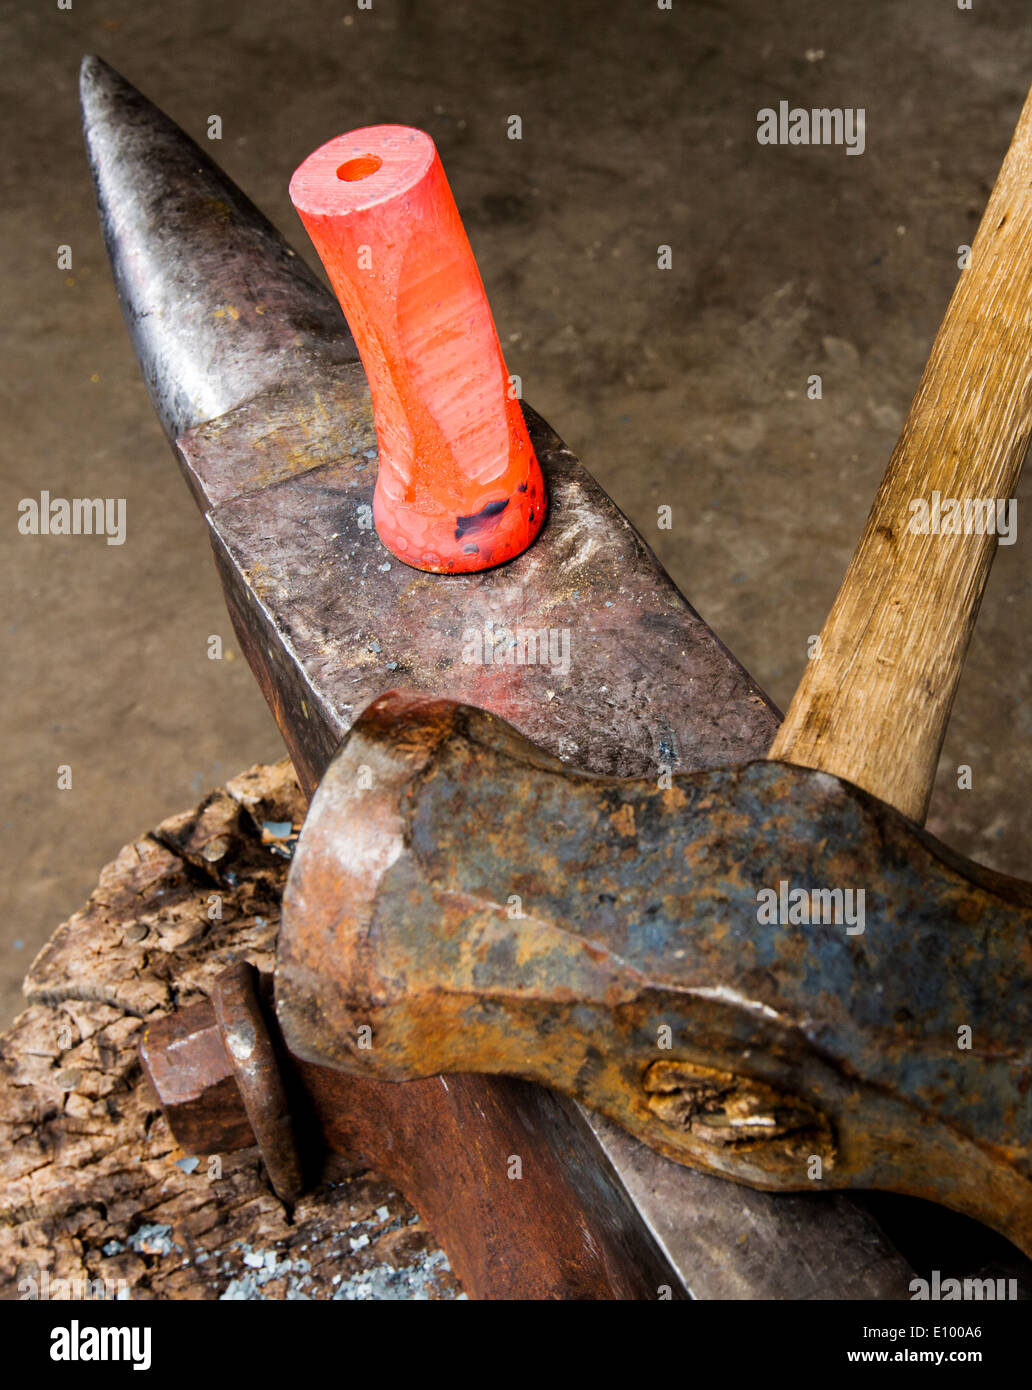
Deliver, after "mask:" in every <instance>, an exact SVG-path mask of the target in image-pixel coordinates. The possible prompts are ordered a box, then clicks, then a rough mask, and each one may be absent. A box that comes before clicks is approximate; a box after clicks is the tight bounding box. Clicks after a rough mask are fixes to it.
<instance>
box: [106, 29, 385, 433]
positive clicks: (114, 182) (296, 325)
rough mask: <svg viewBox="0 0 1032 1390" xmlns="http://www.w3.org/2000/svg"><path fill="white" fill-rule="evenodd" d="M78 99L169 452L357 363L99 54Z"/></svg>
mask: <svg viewBox="0 0 1032 1390" xmlns="http://www.w3.org/2000/svg"><path fill="white" fill-rule="evenodd" d="M79 92H80V98H81V102H82V114H83V130H84V133H85V139H86V149H87V153H88V155H89V161H90V169H91V171H92V174H93V183H94V187H95V189H96V195H97V206H98V209H99V212H100V222H101V227H102V229H103V233H104V240H105V243H106V245H107V251H108V256H109V257H110V259H111V269H112V273H113V274H114V278H115V285H116V287H117V289H118V298H119V301H120V302H121V305H122V312H123V314H124V315H125V321H126V325H127V326H128V329H129V336H130V338H131V339H132V343H133V347H134V348H135V350H136V356H137V358H138V360H139V363H140V369H141V371H142V373H143V378H144V381H145V382H146V384H147V390H148V391H149V392H150V396H151V400H152V401H153V402H154V409H155V410H156V411H157V413H158V417H159V419H160V420H161V423H162V426H163V428H164V430H165V433H166V434H167V435H168V437H169V439H170V440H175V439H176V438H178V436H179V435H181V434H183V433H184V432H185V431H186V430H188V429H190V428H192V427H193V426H195V425H200V424H203V423H205V422H206V421H208V420H213V419H215V418H216V417H217V416H220V415H224V414H225V413H226V412H227V411H229V410H231V409H233V407H234V406H236V405H239V404H240V403H241V402H242V401H245V400H247V399H249V398H250V397H252V396H254V395H256V394H257V393H258V392H259V391H262V390H264V389H266V388H267V387H272V386H281V385H283V384H284V382H285V381H286V380H288V379H290V378H294V377H304V376H306V375H310V374H312V373H313V371H314V370H316V369H322V370H324V371H325V369H326V367H327V366H328V365H332V364H334V363H343V362H354V361H356V360H357V358H358V353H357V351H356V349H355V345H354V341H353V340H352V338H351V334H350V333H349V332H348V328H347V324H346V323H345V321H344V317H343V315H342V314H341V312H340V308H339V307H338V305H337V303H336V302H335V300H334V299H333V296H332V295H331V294H330V293H329V292H328V291H327V290H326V289H325V288H324V287H323V286H322V285H321V284H320V283H319V281H318V280H317V279H316V278H315V276H314V275H313V274H312V272H311V271H310V270H309V269H308V267H307V265H305V263H304V261H302V259H301V257H300V256H298V255H297V253H296V252H295V251H293V250H291V248H290V247H289V246H288V245H287V243H286V241H284V239H283V237H282V236H280V234H279V232H278V231H277V230H276V229H275V227H273V225H272V223H271V222H269V221H268V219H267V218H265V217H263V216H262V214H261V213H260V212H259V211H258V209H257V208H256V207H255V206H254V204H253V203H252V202H251V201H250V199H249V198H247V197H245V196H244V194H243V193H241V191H240V189H239V188H237V186H236V185H235V184H234V183H233V182H232V180H231V179H229V178H227V177H226V175H225V174H224V173H223V172H222V170H221V169H219V168H218V166H217V165H216V164H214V163H213V162H212V160H211V159H209V157H208V156H207V155H206V154H205V153H204V151H203V150H202V149H200V148H199V147H198V146H197V145H196V144H194V142H193V141H192V140H191V139H189V137H188V136H186V135H185V134H184V133H183V131H182V130H180V129H179V127H178V126H177V125H176V124H175V123H174V122H173V121H170V120H169V118H168V117H167V116H166V115H165V114H164V113H163V112H162V111H160V110H159V109H158V108H157V107H156V106H154V105H153V104H152V103H151V102H149V101H148V100H147V99H146V97H144V96H142V95H141V94H140V92H138V91H137V90H136V88H135V87H133V86H132V85H131V84H130V83H129V82H127V81H126V80H125V78H124V77H122V76H120V75H119V73H117V72H115V71H114V69H113V68H111V67H109V66H108V65H107V63H105V62H104V61H103V60H102V59H100V58H97V57H94V56H93V55H92V54H90V55H87V56H86V57H85V58H84V59H83V60H82V68H81V71H80V75H79Z"/></svg>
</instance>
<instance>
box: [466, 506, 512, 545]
mask: <svg viewBox="0 0 1032 1390" xmlns="http://www.w3.org/2000/svg"><path fill="white" fill-rule="evenodd" d="M508 505H509V499H508V497H505V498H503V499H502V501H501V502H488V504H487V506H486V507H481V509H480V511H479V512H476V513H475V514H474V515H473V516H457V517H456V518H455V539H456V540H457V541H461V540H462V538H463V536H470V535H472V536H476V535H479V534H480V533H481V532H483V531H485V530H486V529H487V523H488V522H489V521H490V520H491V518H492V517H496V516H497V515H498V514H499V512H504V511H505V509H506V507H507V506H508Z"/></svg>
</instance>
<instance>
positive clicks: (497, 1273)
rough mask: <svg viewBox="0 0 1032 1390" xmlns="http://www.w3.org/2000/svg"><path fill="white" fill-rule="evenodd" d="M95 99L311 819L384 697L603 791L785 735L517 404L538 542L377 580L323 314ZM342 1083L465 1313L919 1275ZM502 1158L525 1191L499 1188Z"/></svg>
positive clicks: (464, 1105)
mask: <svg viewBox="0 0 1032 1390" xmlns="http://www.w3.org/2000/svg"><path fill="white" fill-rule="evenodd" d="M82 99H83V111H84V124H85V130H86V138H87V145H88V149H89V153H90V159H91V165H92V168H93V173H94V179H95V183H96V188H97V196H98V203H99V206H100V211H101V220H102V224H103V226H104V231H105V236H106V239H107V244H108V249H109V252H110V256H111V261H112V267H113V271H114V275H115V280H116V284H117V286H118V290H119V295H120V298H121V301H122V304H123V309H124V312H125V316H126V320H127V323H128V325H129V329H130V333H131V336H132V339H133V342H134V346H135V348H136V352H137V356H138V358H139V360H140V363H141V367H142V370H143V374H144V378H145V381H146V382H147V385H148V388H149V390H150V392H151V395H152V399H153V400H154V404H155V407H156V409H157V411H158V414H159V416H160V418H161V421H162V424H163V426H164V429H165V431H166V434H167V435H168V437H169V438H170V440H171V441H172V442H173V445H174V447H175V449H176V452H177V455H178V457H179V460H180V463H181V466H182V468H183V471H184V475H185V477H186V479H187V481H188V483H189V485H190V487H191V489H192V490H193V493H194V496H195V498H196V500H197V503H198V505H199V507H200V508H201V510H202V511H203V512H204V515H205V520H206V522H207V525H208V528H209V532H210V536H211V541H212V545H213V549H214V553H215V559H216V564H217V566H218V569H219V572H220V575H221V578H222V582H223V588H224V591H225V594H226V599H227V603H228V606H229V610H230V613H231V616H232V619H233V624H234V628H235V630H236V632H237V636H238V639H239V641H240V643H241V647H242V650H243V651H244V653H245V654H246V656H247V658H248V660H249V662H250V664H251V666H252V669H253V670H254V672H255V674H256V676H257V678H258V680H259V682H260V684H261V687H262V689H263V691H264V693H265V695H266V698H267V699H268V701H269V703H270V705H271V707H272V709H273V712H274V714H275V716H276V718H277V722H278V724H279V726H280V729H281V731H282V733H283V736H284V739H285V741H286V743H287V747H288V749H289V751H290V754H291V757H292V759H293V761H294V764H295V767H296V768H297V771H298V775H299V777H300V779H301V782H302V785H303V787H304V788H305V790H306V792H307V793H308V794H309V795H311V794H312V793H314V791H315V789H316V787H317V786H318V784H319V782H320V780H321V778H322V776H323V774H324V772H325V770H326V768H327V765H328V764H329V761H330V759H331V757H332V755H333V753H334V750H335V749H336V748H337V746H338V744H339V743H340V742H341V740H342V738H344V737H345V735H347V733H348V732H349V730H350V729H351V727H352V725H353V723H354V721H355V718H356V716H358V715H359V714H360V713H361V711H363V710H364V709H365V708H366V707H367V706H368V705H369V704H370V702H371V701H372V700H373V699H374V698H375V697H377V696H379V695H381V694H382V692H383V691H384V690H385V689H387V688H390V687H399V688H404V689H405V690H408V691H412V692H421V693H422V694H424V695H426V696H430V697H440V696H447V697H448V698H449V699H451V700H453V701H458V702H461V703H463V704H465V705H470V706H475V707H477V708H479V709H482V710H487V711H490V712H491V713H492V714H493V715H496V716H500V717H501V718H503V719H504V720H505V721H507V723H508V724H510V725H512V726H513V727H514V729H515V730H517V731H518V732H519V734H520V735H522V736H524V737H525V738H526V739H529V740H531V741H532V742H533V744H534V745H536V746H537V747H538V748H540V749H542V750H544V752H545V754H547V755H550V756H551V757H552V758H555V759H558V760H559V762H560V763H563V764H567V765H569V766H571V767H573V768H577V769H579V770H580V771H582V772H584V773H588V774H596V775H602V776H605V777H610V778H615V777H619V778H629V777H643V776H646V775H648V774H653V775H655V773H656V772H657V770H658V769H660V768H672V769H676V770H678V771H679V772H685V773H691V772H704V771H706V770H709V769H718V768H723V767H726V766H728V765H733V764H743V763H748V762H750V761H751V760H755V759H757V758H762V757H763V756H764V755H765V754H766V753H767V751H768V749H769V747H770V745H771V741H772V739H773V738H774V735H775V732H776V730H777V727H778V723H779V714H778V711H777V710H776V709H775V708H774V707H773V705H772V704H771V702H770V701H769V699H767V697H766V696H765V695H764V694H763V692H762V691H761V690H760V689H759V688H758V687H757V686H756V684H755V683H754V682H753V681H752V680H751V679H750V678H749V676H748V675H747V673H746V672H745V671H744V670H743V669H742V667H741V666H740V665H739V664H738V663H737V662H736V661H735V659H734V658H733V656H732V655H731V654H730V653H729V652H728V651H727V649H726V648H725V647H724V646H723V645H722V644H721V643H720V642H719V640H718V639H717V638H716V637H715V636H714V634H713V633H712V632H711V631H710V630H709V628H708V627H707V626H706V625H705V624H704V623H703V622H702V620H701V619H700V618H699V617H698V615H697V614H696V613H695V612H694V611H693V610H692V609H691V608H690V606H689V605H688V604H687V603H686V601H685V600H684V598H683V597H682V596H681V595H680V593H678V591H677V590H676V588H675V587H674V585H673V584H672V582H671V581H670V580H669V578H668V577H667V576H666V575H665V573H664V572H663V571H662V569H661V567H660V566H659V564H658V562H657V561H656V559H655V557H654V556H653V555H652V554H651V552H650V551H649V549H648V547H647V546H646V544H645V543H644V541H643V540H642V539H641V537H640V536H638V534H637V533H636V532H635V530H634V528H633V527H632V526H631V525H630V523H629V522H628V521H627V520H626V518H624V517H623V516H622V515H621V514H620V512H619V511H618V509H617V508H616V507H615V506H614V504H613V503H612V502H611V501H610V499H609V498H608V497H606V496H605V494H604V493H603V492H602V490H601V489H600V488H599V487H598V486H597V484H596V483H595V482H594V481H593V479H592V478H591V476H590V475H589V474H588V473H587V471H586V470H585V469H584V468H583V466H582V465H581V464H580V463H579V462H578V461H577V460H576V459H575V458H574V457H573V455H572V454H571V453H570V451H569V450H568V449H566V448H565V446H564V445H563V444H562V442H561V440H560V439H559V438H558V437H557V436H556V435H555V434H554V432H553V431H552V430H550V429H549V427H548V426H547V425H546V424H545V423H544V422H543V421H542V420H541V419H540V417H538V416H537V415H536V414H535V413H534V412H533V411H532V410H531V409H530V408H529V407H527V406H524V415H525V418H526V423H527V428H528V430H529V433H530V437H531V440H532V442H533V446H534V450H535V452H536V455H537V458H538V460H539V462H540V464H541V467H542V470H543V473H544V475H545V479H546V482H547V485H548V490H549V494H550V497H551V511H550V514H549V518H548V521H547V523H546V525H545V526H544V528H543V530H542V532H541V535H540V536H539V538H538V540H537V541H536V543H535V544H534V545H533V546H532V547H531V548H530V549H529V550H528V551H527V552H526V553H525V554H523V555H521V556H520V557H519V558H518V559H516V560H514V561H512V562H511V563H510V564H509V565H507V566H505V567H504V568H502V569H498V570H490V571H486V572H484V573H480V574H475V575H459V576H449V577H447V578H446V579H442V578H440V577H437V576H434V575H428V574H420V573H416V572H414V571H412V570H409V569H407V568H406V567H404V566H403V565H400V564H397V563H392V562H391V561H390V560H389V559H388V558H387V556H386V554H385V552H384V550H383V548H382V547H381V546H380V544H379V542H378V540H377V538H376V536H375V534H373V533H372V532H371V531H368V530H363V529H362V528H360V527H359V526H358V525H357V524H356V517H357V515H358V509H359V508H360V507H367V506H368V505H369V504H370V501H371V496H372V483H373V474H374V464H375V458H376V440H375V433H374V430H373V425H372V418H371V414H370V410H369V403H368V397H367V392H366V389H365V382H364V377H363V373H362V371H361V368H360V366H359V365H358V363H357V356H356V352H355V349H354V345H353V342H352V340H351V338H350V335H349V333H348V331H347V328H346V326H345V324H344V321H343V319H342V318H341V315H340V312H339V310H338V308H337V306H336V304H335V303H334V301H333V299H332V297H331V296H330V295H329V294H328V293H327V292H326V291H325V290H324V289H323V288H322V287H321V285H320V284H319V282H318V281H317V280H316V279H315V278H314V277H313V276H312V275H311V273H310V272H309V271H308V270H307V268H306V267H305V266H304V264H303V262H302V261H301V260H300V258H299V257H297V256H296V255H295V253H294V252H293V251H291V250H290V248H289V247H288V246H287V245H286V243H285V242H284V241H283V240H282V238H281V237H280V236H279V235H278V234H277V233H276V232H275V230H274V229H273V228H272V227H271V226H270V225H269V224H268V223H267V222H266V221H265V220H264V219H263V218H262V217H261V215H260V214H259V213H258V212H257V211H256V209H254V208H253V206H252V205H251V204H250V203H249V202H248V201H247V200H246V198H244V196H243V195H242V194H241V193H240V192H239V190H238V189H236V188H235V187H234V186H233V185H232V184H231V183H230V182H229V181H228V180H227V179H226V178H225V176H224V175H223V174H222V173H221V172H220V171H219V170H218V169H217V168H216V167H215V166H214V165H213V164H212V162H211V161H210V160H209V159H208V158H207V156H206V155H205V154H204V153H203V152H201V151H200V150H199V149H198V148H197V147H196V146H195V145H193V143H192V142H190V141H189V140H188V139H187V137H185V136H184V135H183V133H182V132H181V131H179V130H178V129H177V128H176V127H175V126H174V125H173V124H172V123H171V122H169V121H168V120H167V119H166V118H165V117H164V116H162V115H161V113H160V112H158V111H157V110H156V109H155V108H154V107H153V106H152V105H151V104H150V103H148V102H147V101H146V100H145V99H144V98H143V97H141V96H140V94H139V93H138V92H136V91H135V89H133V88H132V87H131V86H129V84H128V83H126V82H125V81H124V80H123V79H121V78H119V77H118V76H117V75H116V74H114V73H113V72H112V71H111V70H110V69H109V68H107V67H106V66H105V65H104V64H102V63H101V62H99V60H96V59H88V60H86V62H85V63H84V67H83V79H82ZM570 613H576V623H577V629H578V632H579V633H582V634H583V636H584V641H583V643H582V649H581V650H580V652H579V654H578V659H577V661H576V662H574V663H571V664H570V666H569V669H568V670H566V671H561V670H557V669H556V668H555V667H553V666H552V665H550V664H533V665H527V664H524V665H517V664H514V663H506V662H500V663H497V664H495V663H493V662H492V663H490V664H479V663H465V662H463V661H462V659H461V654H462V649H463V635H464V634H465V633H468V632H470V631H473V632H478V631H485V630H489V631H492V632H494V631H496V630H497V629H498V627H499V626H502V627H505V626H506V625H508V626H510V627H523V628H531V629H535V630H539V629H549V628H555V627H562V626H564V614H566V615H568V614H570ZM332 1075H333V1083H332V1088H333V1091H334V1106H335V1115H336V1117H337V1121H336V1122H337V1126H338V1129H339V1131H340V1133H341V1134H342V1136H343V1141H344V1142H347V1143H349V1144H350V1146H351V1147H352V1150H353V1151H354V1152H356V1153H357V1154H359V1155H360V1156H362V1157H363V1158H365V1159H367V1160H368V1161H369V1162H370V1163H372V1164H374V1165H375V1166H376V1167H378V1168H379V1169H380V1170H381V1171H384V1172H386V1173H387V1174H388V1175H389V1176H392V1177H395V1178H396V1180H397V1181H399V1183H400V1185H401V1186H402V1187H403V1188H404V1189H405V1190H406V1192H407V1194H408V1195H409V1197H410V1198H411V1199H412V1200H413V1202H414V1204H415V1205H416V1206H417V1208H419V1209H420V1210H421V1212H422V1214H423V1215H424V1217H425V1218H426V1219H427V1221H428V1223H429V1224H430V1225H431V1227H432V1228H433V1229H434V1230H435V1232H436V1234H437V1235H438V1237H439V1238H440V1239H441V1240H442V1243H443V1244H444V1245H445V1248H446V1249H447V1250H448V1253H449V1255H450V1256H451V1258H452V1261H453V1264H454V1266H455V1268H456V1272H457V1273H458V1274H459V1276H460V1278H461V1279H462V1280H463V1282H464V1284H465V1285H466V1287H467V1289H468V1290H469V1291H470V1292H471V1293H475V1294H478V1295H481V1296H493V1297H505V1296H531V1297H619V1296H637V1297H656V1296H657V1293H658V1292H659V1291H660V1290H665V1291H671V1292H673V1295H674V1296H675V1297H679V1296H684V1295H685V1294H688V1295H690V1296H696V1297H721V1296H738V1297H763V1296H776V1297H803V1298H806V1297H824V1298H827V1297H831V1298H835V1297H850V1298H852V1297H902V1296H904V1295H905V1290H906V1287H907V1283H908V1280H909V1270H908V1268H907V1265H906V1262H905V1261H904V1260H903V1259H902V1258H901V1257H900V1255H899V1254H898V1252H897V1251H896V1250H895V1249H894V1248H893V1246H892V1244H891V1243H890V1242H889V1241H888V1240H887V1239H886V1237H885V1236H884V1234H883V1233H882V1231H881V1229H880V1228H879V1226H878V1225H877V1224H876V1223H875V1222H874V1221H873V1220H872V1219H871V1218H870V1217H869V1216H868V1214H867V1213H866V1211H865V1209H864V1207H863V1206H861V1205H860V1204H858V1203H856V1202H854V1201H853V1200H852V1199H850V1198H849V1197H847V1196H844V1195H840V1194H828V1195H821V1196H817V1195H805V1196H804V1195H799V1194H791V1195H779V1196H776V1197H775V1196H772V1195H769V1194H765V1193H763V1192H759V1191H753V1190H751V1189H747V1188H742V1187H738V1186H732V1185H730V1184H726V1183H723V1182H721V1181H720V1180H718V1179H716V1178H714V1177H711V1176H709V1175H707V1174H703V1173H699V1172H695V1171H692V1170H691V1169H688V1168H685V1167H683V1166H680V1165H679V1164H675V1163H672V1162H670V1161H669V1160H668V1159H666V1158H664V1157H661V1156H660V1155H659V1154H657V1153H655V1152H654V1151H653V1150H651V1149H649V1148H646V1147H644V1146H643V1145H642V1144H640V1143H639V1142H637V1141H636V1140H635V1139H634V1138H632V1137H631V1136H630V1135H629V1134H627V1133H626V1132H625V1131H624V1130H622V1129H620V1128H618V1127H617V1126H615V1125H613V1124H612V1123H610V1122H609V1121H607V1120H605V1119H604V1118H602V1117H601V1116H600V1115H599V1114H598V1113H596V1112H594V1111H592V1110H589V1109H586V1108H584V1107H583V1106H581V1105H580V1104H578V1103H577V1102H575V1101H572V1100H569V1099H564V1098H562V1097H561V1096H559V1095H557V1094H555V1093H553V1092H551V1091H549V1090H546V1089H545V1088H544V1087H540V1086H533V1085H530V1084H528V1083H524V1082H522V1081H516V1080H512V1079H509V1078H503V1077H498V1076H491V1075H470V1074H462V1075H458V1076H455V1075H452V1076H441V1077H431V1078H427V1079H425V1080H418V1081H411V1082H401V1083H391V1082H379V1081H372V1080H369V1079H364V1078H361V1077H356V1076H352V1075H349V1074H347V1073H345V1072H334V1073H333V1074H332ZM326 1084H327V1086H328V1085H329V1083H326ZM324 1123H325V1124H326V1125H327V1127H328V1126H329V1125H330V1124H331V1123H332V1121H331V1119H330V1118H328V1117H324ZM513 1155H518V1156H520V1158H521V1167H522V1171H523V1172H524V1174H532V1175H533V1176H532V1180H531V1181H530V1182H528V1181H526V1180H524V1181H522V1182H517V1181H513V1179H512V1175H511V1165H510V1160H511V1158H512V1156H513ZM746 1233H747V1234H748V1239H747V1240H746V1241H744V1242H743V1241H742V1240H741V1239H740V1237H741V1236H742V1235H743V1234H746Z"/></svg>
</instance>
